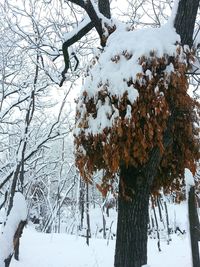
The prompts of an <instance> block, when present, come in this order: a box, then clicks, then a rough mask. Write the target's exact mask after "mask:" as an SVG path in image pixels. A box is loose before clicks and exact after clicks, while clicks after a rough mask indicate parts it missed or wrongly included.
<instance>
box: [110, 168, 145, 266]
mask: <svg viewBox="0 0 200 267" xmlns="http://www.w3.org/2000/svg"><path fill="white" fill-rule="evenodd" d="M149 191H150V190H149V185H148V183H146V182H145V179H144V177H142V175H141V174H140V172H138V170H137V169H135V168H132V167H129V168H125V167H122V168H121V173H120V188H119V210H118V224H117V239H116V250H115V264H114V266H115V267H141V266H142V265H144V264H146V263H147V226H148V207H149Z"/></svg>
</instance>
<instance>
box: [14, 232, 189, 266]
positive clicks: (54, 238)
mask: <svg viewBox="0 0 200 267" xmlns="http://www.w3.org/2000/svg"><path fill="white" fill-rule="evenodd" d="M161 249H162V251H161V252H158V249H157V240H156V239H149V241H148V265H147V266H148V267H169V266H170V267H177V266H181V267H190V266H192V265H191V260H190V249H189V241H188V237H187V235H180V236H176V235H174V236H173V237H172V241H171V242H170V244H169V245H167V244H166V242H164V241H161ZM114 250H115V241H113V240H110V242H109V245H107V240H103V239H92V240H90V246H89V247H88V246H87V245H86V242H85V238H81V237H76V236H70V235H67V234H42V233H37V232H35V231H34V230H33V229H30V228H28V229H26V230H25V231H24V234H23V237H22V240H21V250H20V251H21V253H20V261H19V262H17V261H15V260H14V259H13V260H12V263H11V266H10V267H27V266H28V267H57V266H59V267H112V266H114ZM147 266H145V267H147Z"/></svg>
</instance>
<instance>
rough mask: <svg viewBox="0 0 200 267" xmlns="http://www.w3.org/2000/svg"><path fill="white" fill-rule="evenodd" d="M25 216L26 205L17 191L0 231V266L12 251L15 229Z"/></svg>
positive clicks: (24, 219)
mask: <svg viewBox="0 0 200 267" xmlns="http://www.w3.org/2000/svg"><path fill="white" fill-rule="evenodd" d="M26 218H27V206H26V201H25V198H24V196H23V195H22V194H21V193H20V192H17V193H15V196H14V200H13V207H12V209H11V211H10V214H9V216H8V217H7V220H6V223H5V226H4V227H3V228H2V232H1V233H0V244H1V253H0V266H4V260H5V259H6V258H8V256H9V255H11V254H12V253H13V251H14V244H13V242H14V235H15V233H16V231H17V228H18V226H19V223H20V222H21V221H26Z"/></svg>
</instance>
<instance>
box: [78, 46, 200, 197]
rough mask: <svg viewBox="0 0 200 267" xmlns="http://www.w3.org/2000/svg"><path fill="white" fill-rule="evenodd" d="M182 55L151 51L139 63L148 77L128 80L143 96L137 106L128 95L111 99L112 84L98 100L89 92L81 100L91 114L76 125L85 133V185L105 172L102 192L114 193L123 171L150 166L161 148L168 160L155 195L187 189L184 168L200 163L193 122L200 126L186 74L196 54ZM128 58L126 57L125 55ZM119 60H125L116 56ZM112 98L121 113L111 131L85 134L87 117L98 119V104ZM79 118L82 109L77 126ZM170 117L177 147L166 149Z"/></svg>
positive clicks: (81, 138)
mask: <svg viewBox="0 0 200 267" xmlns="http://www.w3.org/2000/svg"><path fill="white" fill-rule="evenodd" d="M181 51H182V48H181V47H179V48H178V50H177V53H178V54H177V56H176V57H169V56H167V55H165V56H163V57H162V58H158V57H156V56H155V54H154V53H153V52H152V54H151V55H150V56H149V57H148V58H145V57H142V58H140V59H139V64H140V65H141V66H142V69H143V72H142V73H138V75H137V78H136V80H134V81H132V80H129V81H127V85H128V86H129V87H130V88H131V87H133V88H136V89H137V90H138V92H139V97H138V98H137V100H136V101H135V102H134V103H133V104H132V103H131V102H130V101H129V99H128V94H127V93H126V92H125V93H124V95H123V96H122V97H120V98H119V97H117V96H116V95H111V94H110V92H109V85H108V84H107V85H103V86H101V88H100V90H99V92H98V96H97V98H89V97H88V95H87V91H85V92H84V94H83V98H82V101H83V103H84V104H85V106H86V113H85V116H84V117H83V118H82V121H81V122H80V123H79V125H77V126H76V127H79V128H81V131H80V133H79V135H77V136H75V145H76V165H77V167H78V168H79V170H80V173H81V175H82V177H83V178H84V179H85V180H86V181H90V180H91V177H92V175H93V173H94V172H95V171H97V170H104V173H105V175H104V177H103V179H102V184H101V185H100V186H99V189H100V190H101V191H102V193H105V192H106V191H107V190H108V189H109V188H110V184H111V181H112V179H113V177H114V176H115V174H116V173H117V172H118V171H119V169H120V167H121V166H123V165H126V166H134V167H140V168H141V167H142V166H143V165H144V164H145V163H147V161H148V159H149V154H150V152H151V151H152V149H153V148H155V147H158V148H159V149H160V153H161V154H162V156H163V159H162V162H161V165H160V166H159V175H158V177H157V179H155V180H154V184H153V186H152V192H156V191H157V190H159V189H160V187H164V188H165V189H166V190H171V189H173V190H178V189H179V188H180V187H181V186H182V184H183V183H182V180H181V178H182V177H183V172H184V168H189V169H190V170H191V171H192V172H193V173H194V172H195V169H196V161H197V160H198V159H199V156H200V154H199V153H200V152H199V140H198V130H197V128H195V126H194V123H198V119H197V110H199V104H198V103H197V102H195V101H194V100H193V99H192V98H191V97H190V96H189V95H188V93H187V90H188V80H187V77H186V74H185V73H186V71H187V69H188V65H187V64H186V63H184V62H186V60H187V61H190V60H192V55H191V54H190V53H187V54H186V56H185V61H184V62H183V60H182V59H181V60H180V57H182V53H181ZM179 54H180V55H179ZM125 55H126V53H125V54H124V55H122V56H125ZM129 58H131V55H129V54H128V57H126V59H127V60H129ZM116 59H117V61H118V60H120V59H118V57H117V56H116ZM116 63H117V62H116ZM169 66H173V69H174V70H173V71H172V72H171V73H169V71H166V68H167V67H169ZM149 72H151V75H149V74H148V73H149ZM107 97H109V99H110V106H111V107H114V108H115V109H118V111H119V117H118V118H117V119H116V120H115V123H114V124H113V127H112V128H105V129H103V131H102V132H101V133H99V134H97V135H93V134H86V133H85V130H86V129H87V128H88V124H87V118H88V117H89V116H93V118H96V116H97V105H96V104H97V102H98V100H99V99H100V100H101V101H102V103H104V102H105V98H107ZM128 106H129V107H131V117H129V118H128V117H127V116H126V114H127V107H128ZM80 114H81V113H80V110H77V113H76V119H77V121H78V120H79V121H80ZM171 116H173V120H172V125H170V128H171V130H172V133H173V143H172V145H171V146H170V147H168V148H167V149H165V147H164V146H163V135H164V132H165V130H166V128H167V127H169V125H168V121H169V118H170V117H171ZM83 149H84V152H83ZM177 178H178V179H177Z"/></svg>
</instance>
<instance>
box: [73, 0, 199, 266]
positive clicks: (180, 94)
mask: <svg viewBox="0 0 200 267" xmlns="http://www.w3.org/2000/svg"><path fill="white" fill-rule="evenodd" d="M70 2H73V3H75V4H78V5H80V6H81V7H82V8H83V9H85V10H86V12H87V14H88V16H89V17H90V19H91V21H92V22H93V25H94V27H95V28H96V30H97V32H98V34H99V36H100V40H101V45H102V47H103V49H102V51H100V52H99V53H98V54H97V55H96V56H95V58H94V59H93V61H92V62H91V65H90V66H89V69H88V76H87V77H86V81H85V84H84V86H83V89H82V91H81V96H80V98H79V100H78V104H77V113H76V130H75V144H76V164H77V166H78V168H79V170H80V173H81V175H82V177H83V178H84V179H85V181H87V182H89V183H90V182H91V181H92V176H93V174H94V173H95V172H96V171H97V170H101V169H103V170H104V174H105V175H104V176H103V178H102V183H101V184H100V185H97V186H98V188H99V189H100V190H101V191H102V193H103V194H105V193H106V192H107V191H108V190H110V189H111V190H112V183H113V180H114V179H115V176H116V175H117V174H119V176H120V181H119V211H118V226H117V239H116V252H115V266H116V267H121V266H124V267H125V266H126V267H129V266H131V267H133V266H134V267H140V266H142V265H144V264H146V263H147V224H148V204H149V194H150V192H151V193H154V194H156V193H157V192H158V190H159V189H160V188H161V187H163V188H164V189H165V190H166V191H173V190H176V189H179V188H180V187H181V186H182V185H184V170H185V168H189V169H190V170H191V172H192V173H193V174H194V173H195V171H196V165H197V164H196V163H197V161H198V159H199V156H200V155H199V148H200V146H199V136H198V112H197V111H198V110H199V103H198V102H197V101H195V100H194V99H193V98H191V97H190V96H189V94H188V88H189V84H188V77H187V73H189V72H192V67H193V65H194V64H195V47H194V46H193V32H194V25H195V19H196V14H197V9H198V5H199V1H196V0H194V1H191V2H190V3H188V2H187V1H185V0H181V1H176V2H175V7H174V9H173V12H172V16H171V18H170V19H169V21H168V22H167V24H165V25H162V26H160V27H159V28H157V29H151V28H150V29H143V30H134V29H133V28H132V27H128V25H123V24H121V23H118V22H116V21H114V20H110V19H109V16H108V15H106V13H105V10H107V8H109V5H108V3H109V2H108V1H99V3H101V2H102V3H104V5H103V7H104V8H103V9H102V10H101V9H100V7H102V5H99V9H98V7H97V6H96V5H95V4H94V3H93V2H92V1H70ZM106 4H107V5H106ZM188 5H189V6H188ZM106 7H107V8H106ZM105 16H106V18H105Z"/></svg>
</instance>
